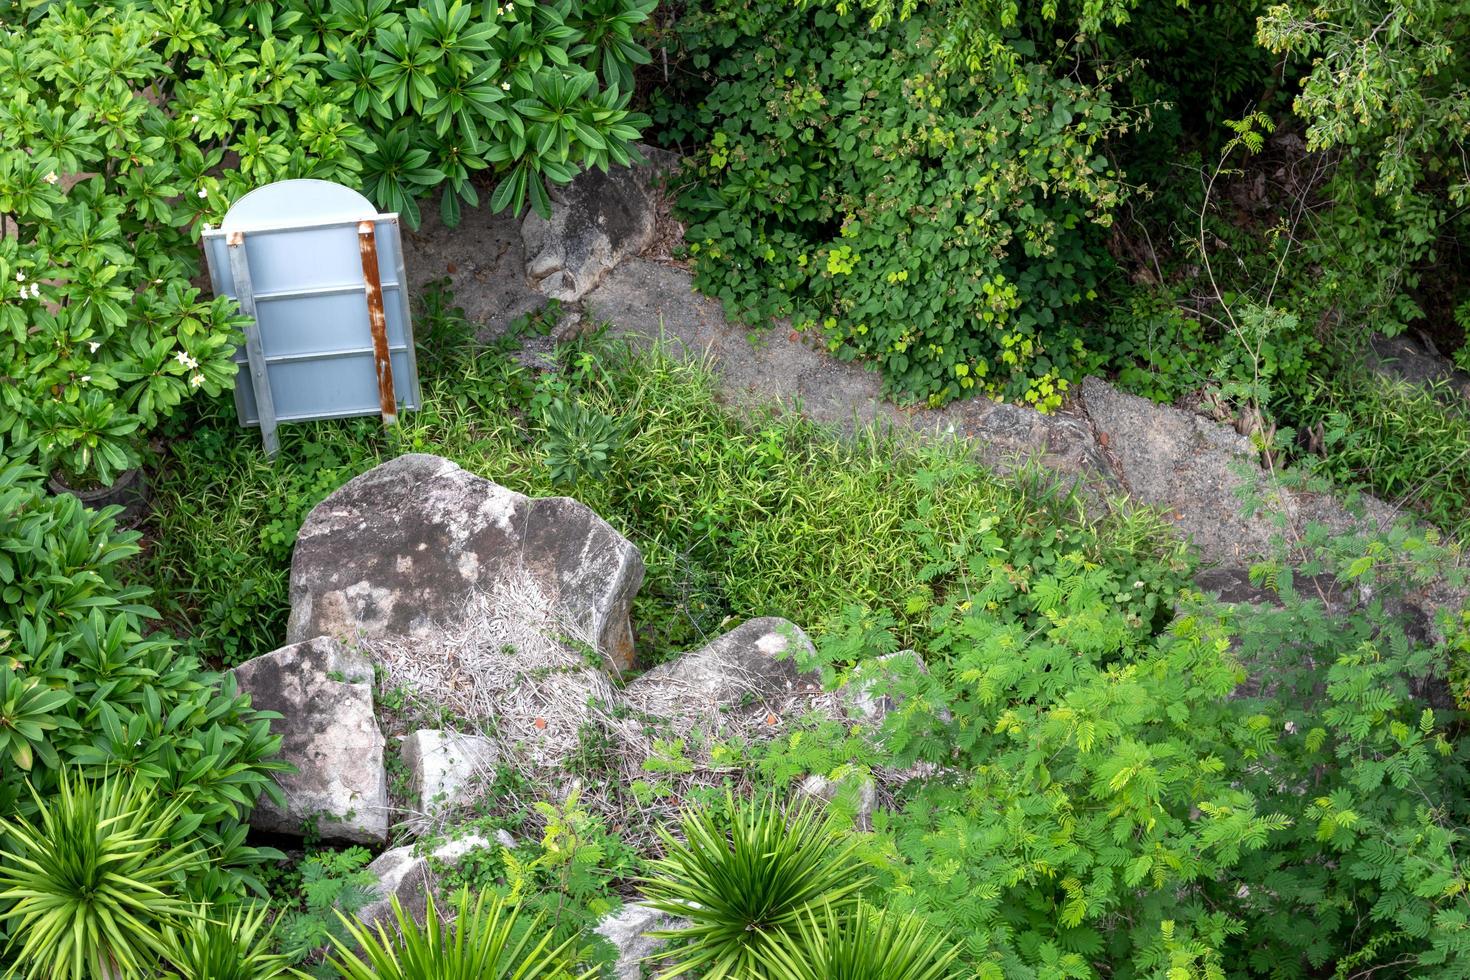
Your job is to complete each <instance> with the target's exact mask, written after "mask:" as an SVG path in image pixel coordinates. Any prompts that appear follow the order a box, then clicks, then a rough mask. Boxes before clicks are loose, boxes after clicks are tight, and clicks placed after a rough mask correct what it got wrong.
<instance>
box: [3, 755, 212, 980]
mask: <svg viewBox="0 0 1470 980" xmlns="http://www.w3.org/2000/svg"><path fill="white" fill-rule="evenodd" d="M35 804H36V810H35V815H34V816H33V817H30V818H19V819H5V818H3V817H0V922H3V923H4V924H5V925H6V926H7V928H8V929H9V932H10V935H11V947H10V948H11V949H13V950H14V955H15V961H14V969H15V971H16V973H17V974H18V975H20V976H23V977H25V978H26V980H41V978H45V980H111V978H114V977H118V976H141V975H143V972H144V970H145V968H151V967H152V966H153V965H154V964H156V963H157V961H158V959H159V958H160V957H163V956H167V955H168V953H169V945H168V943H167V941H166V937H165V930H166V929H167V928H169V927H171V926H172V927H177V926H180V925H181V924H183V923H186V922H188V921H189V920H190V919H192V918H194V917H195V916H197V915H198V914H199V913H198V912H197V911H196V910H195V908H194V905H193V904H192V902H191V901H190V900H189V898H188V895H187V891H186V887H185V883H186V878H187V877H188V876H189V874H190V872H191V871H193V870H194V869H197V868H198V866H199V865H200V864H201V863H202V862H204V861H205V860H206V859H207V858H206V855H205V853H204V852H203V851H201V850H200V849H198V848H197V847H195V846H194V845H193V844H192V842H191V841H189V840H188V828H187V824H185V823H184V822H183V818H184V817H185V806H184V804H183V801H181V800H174V801H172V802H168V803H165V802H163V801H162V800H161V799H160V798H159V797H158V795H157V793H156V792H155V791H154V790H153V789H152V788H151V787H148V786H146V785H145V784H143V783H140V782H134V781H133V780H131V779H129V778H127V777H123V776H112V777H109V778H107V779H104V780H102V781H101V782H99V783H95V784H94V783H91V782H89V781H88V780H86V779H82V778H79V777H77V776H75V775H74V774H70V773H65V772H64V773H62V774H61V776H60V778H59V779H58V781H57V784H56V790H55V796H53V797H43V796H40V795H36V796H35ZM9 951H10V950H7V952H9ZM0 965H3V959H0ZM6 975H7V976H11V975H12V974H10V973H7V974H6Z"/></svg>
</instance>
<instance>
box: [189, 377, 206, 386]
mask: <svg viewBox="0 0 1470 980" xmlns="http://www.w3.org/2000/svg"><path fill="white" fill-rule="evenodd" d="M189 384H191V385H193V386H194V387H195V388H198V387H199V386H200V385H202V384H204V375H202V374H193V375H190V376H189Z"/></svg>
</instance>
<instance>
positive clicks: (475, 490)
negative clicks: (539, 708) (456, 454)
mask: <svg viewBox="0 0 1470 980" xmlns="http://www.w3.org/2000/svg"><path fill="white" fill-rule="evenodd" d="M512 579H524V580H525V581H526V582H528V583H529V584H530V585H531V586H532V587H533V588H534V591H535V593H536V595H537V601H538V602H539V603H540V604H541V605H543V606H544V607H545V608H543V609H541V610H538V612H540V613H541V614H542V615H544V616H545V618H547V619H548V620H550V621H552V622H554V623H555V624H556V626H557V628H558V629H559V630H560V631H562V632H564V633H565V634H566V635H568V636H570V637H572V638H573V639H575V640H577V641H580V642H585V643H587V644H588V645H589V646H591V647H593V648H594V649H596V650H597V651H598V652H599V653H601V654H602V656H603V657H604V658H605V659H606V661H607V662H608V664H610V665H611V666H612V667H614V668H616V669H618V670H622V669H626V668H627V667H629V666H631V665H632V662H633V633H632V629H631V627H630V626H629V623H628V609H629V605H630V604H631V603H632V601H633V596H634V595H635V594H636V593H637V591H638V587H639V586H640V585H641V584H642V581H643V558H642V556H641V555H640V554H639V553H638V549H637V548H635V547H634V546H633V545H632V543H630V542H629V541H628V540H627V539H626V538H624V537H623V536H622V535H620V534H618V533H617V532H616V531H614V530H613V529H612V528H611V527H610V526H609V525H608V524H607V522H606V521H604V520H603V519H602V518H600V517H598V516H597V515H596V514H595V513H593V512H592V511H591V510H590V509H588V508H587V507H586V506H585V505H583V504H581V503H578V502H577V501H575V500H572V499H570V498H567V497H544V498H536V499H533V498H530V497H526V496H524V495H522V494H519V493H516V492H515V491H513V490H508V489H506V488H505V487H502V486H500V485H498V484H496V483H493V482H491V481H490V480H486V479H484V478H483V477H478V476H475V475H474V474H472V473H467V472H466V471H464V470H463V469H461V468H460V467H459V466H457V465H456V464H454V463H452V462H450V461H449V460H447V459H442V458H440V457H438V456H429V455H423V454H417V453H415V454H410V455H406V456H400V457H398V458H397V459H393V460H389V461H388V462H386V463H383V464H382V465H380V466H377V467H375V468H374V469H371V470H369V471H368V472H366V473H363V474H362V475H360V476H358V477H356V478H355V479H353V480H351V481H349V482H348V483H347V484H346V485H344V486H343V487H342V488H341V489H339V490H337V491H336V492H335V493H333V494H332V495H331V496H330V497H328V498H327V499H326V500H324V501H322V502H321V503H320V504H318V505H317V507H316V508H315V509H314V510H312V512H311V514H309V515H308V516H307V518H306V521H305V523H304V524H303V525H302V527H301V532H300V534H299V535H298V536H297V539H296V550H295V553H294V554H293V556H292V559H291V618H290V621H289V623H288V625H287V638H288V639H289V640H292V641H297V640H301V639H304V638H307V637H310V636H318V635H330V636H337V637H341V638H345V639H347V640H349V641H363V642H365V643H367V644H369V645H371V643H372V642H373V641H374V640H379V639H394V640H398V641H405V640H410V641H411V640H417V639H421V638H422V639H427V640H433V639H434V638H435V637H436V636H442V635H443V634H444V633H445V632H446V631H449V632H452V631H454V630H456V629H458V628H459V627H460V626H461V625H462V624H463V619H464V616H465V609H466V606H467V605H468V604H470V603H471V602H472V601H474V600H475V599H476V598H477V597H480V596H483V595H485V594H487V593H491V592H494V591H496V590H497V588H500V587H502V586H503V585H504V584H505V583H506V582H507V581H510V580H512ZM521 591H522V592H524V591H525V589H524V588H523V589H521Z"/></svg>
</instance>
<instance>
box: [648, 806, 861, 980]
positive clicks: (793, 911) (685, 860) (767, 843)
mask: <svg viewBox="0 0 1470 980" xmlns="http://www.w3.org/2000/svg"><path fill="white" fill-rule="evenodd" d="M680 829H681V831H682V834H683V837H684V839H683V840H682V841H680V840H677V839H675V838H674V837H673V836H671V835H669V834H668V833H666V832H662V831H661V836H662V837H663V840H664V847H665V856H664V857H663V858H661V859H660V860H658V861H656V862H654V865H653V867H654V874H653V876H652V877H650V878H648V879H646V880H644V882H643V893H644V896H645V898H646V899H647V903H648V904H649V905H651V906H652V907H653V908H656V909H659V910H660V911H663V912H667V913H668V914H670V915H673V916H676V917H678V918H682V919H687V920H688V921H689V925H688V926H686V927H684V928H681V929H674V930H669V931H667V932H662V933H658V934H657V935H658V936H660V937H661V938H664V939H666V940H667V941H668V942H667V945H666V947H665V948H664V949H663V950H661V951H660V952H659V955H658V960H659V962H660V963H661V964H662V965H663V970H662V972H661V973H660V974H659V977H660V978H663V980H667V978H671V977H678V976H683V975H685V974H691V973H692V974H695V975H697V976H700V977H704V978H706V980H724V978H730V980H752V978H762V977H767V976H770V972H769V955H768V953H767V948H768V947H769V945H770V944H771V943H772V942H790V941H793V940H794V939H795V937H796V936H797V933H798V930H799V927H800V924H801V922H802V919H803V916H806V915H808V914H809V913H810V912H811V911H812V910H815V909H820V908H823V907H827V908H831V909H833V910H835V911H836V912H838V913H841V912H843V911H845V910H847V909H849V908H851V907H852V906H853V905H855V904H856V902H857V892H858V890H859V889H861V888H862V887H863V886H864V885H865V884H867V882H868V879H867V877H866V876H865V875H864V874H863V870H862V865H861V864H860V863H859V861H858V860H857V858H856V855H855V851H856V848H857V841H856V840H855V839H852V838H851V835H850V834H848V833H847V832H846V831H844V829H843V828H842V827H841V825H840V823H839V822H838V820H837V818H836V817H835V816H834V815H831V814H824V813H822V812H820V811H818V810H816V809H813V808H803V809H801V810H798V811H797V812H795V813H793V814H790V815H788V814H786V813H785V812H784V811H783V810H782V809H781V807H780V805H779V804H778V803H777V802H776V801H775V800H774V799H767V800H765V801H764V802H756V803H752V802H746V801H743V800H742V801H740V802H736V801H735V800H734V799H733V797H731V796H730V795H728V794H727V795H726V800H725V806H724V807H723V808H720V807H713V808H708V809H703V810H689V811H686V812H685V813H684V815H683V816H682V818H681V819H680Z"/></svg>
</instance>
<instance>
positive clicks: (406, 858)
mask: <svg viewBox="0 0 1470 980" xmlns="http://www.w3.org/2000/svg"><path fill="white" fill-rule="evenodd" d="M495 846H497V844H496V842H494V841H490V840H486V839H485V838H484V837H479V836H476V835H473V834H471V835H468V836H465V837H461V838H459V839H457V840H451V841H448V842H446V843H444V844H440V845H439V846H438V847H437V848H435V849H434V850H433V851H430V852H429V854H428V855H427V856H426V855H422V854H415V853H414V848H413V847H412V846H411V845H409V846H404V847H394V848H391V849H389V850H386V851H384V852H383V853H382V854H379V855H378V856H377V857H376V858H375V859H374V860H373V863H372V864H369V865H368V866H367V869H368V870H369V871H371V872H372V873H373V874H374V875H376V876H377V879H378V882H377V886H376V890H377V894H378V897H377V898H376V899H374V900H373V901H371V902H369V903H368V904H367V905H364V906H363V907H362V908H360V909H358V910H357V917H358V918H359V919H360V920H362V921H363V922H366V923H368V924H370V925H371V924H372V923H374V922H377V921H379V920H381V921H382V922H384V923H385V924H386V923H390V922H392V921H393V905H392V900H393V899H394V898H396V899H398V904H399V906H400V907H402V909H403V910H404V911H405V912H407V913H409V914H410V915H412V916H413V917H414V919H415V920H416V921H419V922H422V921H423V918H424V912H425V911H426V910H427V908H428V902H427V895H428V893H429V890H430V889H431V888H433V887H434V886H435V882H434V873H433V867H432V865H431V862H430V859H431V858H432V859H433V861H437V862H441V863H443V864H448V865H453V864H457V863H458V862H459V861H460V860H461V859H462V858H463V857H464V856H465V855H466V854H469V853H470V852H471V851H476V850H480V849H482V848H486V847H495ZM435 900H436V901H437V900H438V899H437V897H436V899H435Z"/></svg>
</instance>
